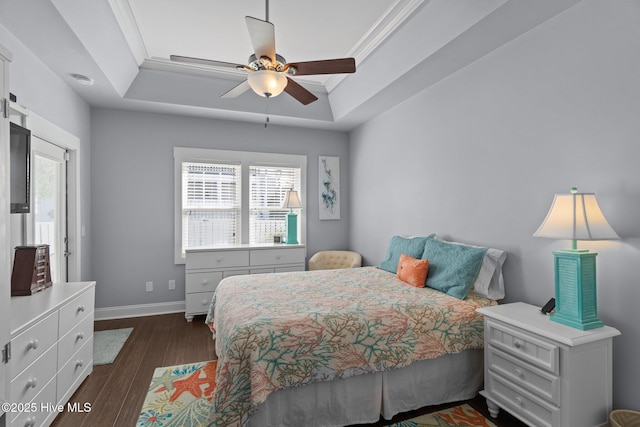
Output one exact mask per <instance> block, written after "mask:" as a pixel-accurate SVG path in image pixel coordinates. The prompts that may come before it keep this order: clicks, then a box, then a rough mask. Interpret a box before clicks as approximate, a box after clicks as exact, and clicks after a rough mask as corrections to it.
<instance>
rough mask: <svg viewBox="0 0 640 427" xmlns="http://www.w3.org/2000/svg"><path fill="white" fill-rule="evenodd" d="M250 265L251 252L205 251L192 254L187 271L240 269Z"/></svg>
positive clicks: (188, 260) (188, 257)
mask: <svg viewBox="0 0 640 427" xmlns="http://www.w3.org/2000/svg"><path fill="white" fill-rule="evenodd" d="M245 265H249V251H204V252H190V253H189V254H188V256H187V263H186V269H187V270H198V269H209V268H226V267H240V266H245Z"/></svg>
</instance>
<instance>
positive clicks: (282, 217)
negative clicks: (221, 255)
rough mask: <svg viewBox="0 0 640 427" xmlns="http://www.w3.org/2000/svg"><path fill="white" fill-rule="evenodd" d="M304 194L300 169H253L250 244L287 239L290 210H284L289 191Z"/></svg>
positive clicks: (250, 192) (270, 167)
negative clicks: (301, 186) (301, 191)
mask: <svg viewBox="0 0 640 427" xmlns="http://www.w3.org/2000/svg"><path fill="white" fill-rule="evenodd" d="M291 189H293V190H296V191H298V192H299V191H300V168H291V167H274V166H259V165H252V166H250V167H249V243H251V244H259V243H272V242H273V236H274V235H277V236H284V235H285V232H286V220H287V213H289V210H288V209H283V208H282V202H283V200H284V197H285V194H286V192H287V191H289V190H291Z"/></svg>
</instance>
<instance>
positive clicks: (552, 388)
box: [487, 346, 561, 406]
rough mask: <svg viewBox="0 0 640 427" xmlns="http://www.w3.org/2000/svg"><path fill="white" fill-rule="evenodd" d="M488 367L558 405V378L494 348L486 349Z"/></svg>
mask: <svg viewBox="0 0 640 427" xmlns="http://www.w3.org/2000/svg"><path fill="white" fill-rule="evenodd" d="M487 354H488V360H487V363H488V365H489V369H490V370H491V371H493V372H495V373H496V374H498V375H501V376H503V377H505V378H507V379H508V380H510V381H511V382H513V383H514V384H516V385H519V386H520V387H522V388H524V389H526V390H528V391H530V392H532V393H533V394H534V395H536V396H539V397H542V398H544V399H546V400H548V401H549V402H551V403H553V404H555V405H557V406H559V405H560V384H561V383H560V378H559V377H557V376H555V375H551V374H549V373H547V372H545V371H543V370H541V369H537V368H535V367H533V366H531V365H529V364H528V363H524V362H523V361H522V360H520V359H517V358H516V357H513V356H510V355H508V354H507V353H504V352H502V351H500V350H498V349H496V348H493V347H491V346H489V349H488V353H487Z"/></svg>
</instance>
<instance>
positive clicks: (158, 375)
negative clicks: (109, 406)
mask: <svg viewBox="0 0 640 427" xmlns="http://www.w3.org/2000/svg"><path fill="white" fill-rule="evenodd" d="M216 364H217V362H216V361H215V360H213V361H209V362H197V363H190V364H187V365H177V366H168V367H163V368H156V370H155V371H154V372H153V377H152V378H151V384H150V385H149V390H148V392H147V396H146V398H145V400H144V403H143V404H142V410H141V411H140V417H139V418H138V422H137V424H136V425H137V426H138V427H172V426H175V427H177V426H181V427H201V426H206V425H207V419H208V418H209V412H210V411H211V399H212V398H213V391H214V389H215V387H216V381H215V377H216ZM389 427H496V426H495V424H493V423H492V422H491V421H489V420H487V419H486V418H485V417H484V416H482V414H480V413H479V412H478V411H476V410H475V409H473V408H472V407H471V406H469V405H467V404H464V405H460V406H455V407H453V408H448V409H443V410H441V411H436V412H433V413H430V414H427V415H422V416H419V417H416V418H412V419H411V420H407V421H401V422H399V423H394V424H390V425H389Z"/></svg>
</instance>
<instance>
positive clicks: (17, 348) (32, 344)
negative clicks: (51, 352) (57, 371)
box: [9, 311, 58, 378]
mask: <svg viewBox="0 0 640 427" xmlns="http://www.w3.org/2000/svg"><path fill="white" fill-rule="evenodd" d="M57 340H58V312H57V311H56V312H53V313H52V314H50V315H49V316H47V317H45V318H44V319H42V320H40V321H39V322H38V323H36V324H35V325H33V326H32V327H30V328H29V329H27V330H26V331H24V332H22V333H21V334H20V335H18V336H16V337H15V338H13V339H12V340H11V359H10V360H9V372H10V373H11V374H10V375H11V378H14V377H15V376H16V375H18V374H20V372H22V371H23V370H24V368H26V367H27V366H29V365H30V364H31V363H32V362H33V361H34V360H36V359H37V358H38V357H40V356H41V355H42V354H43V353H44V352H45V351H47V350H48V349H49V347H51V346H52V345H53V344H55V342H56V341H57Z"/></svg>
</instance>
